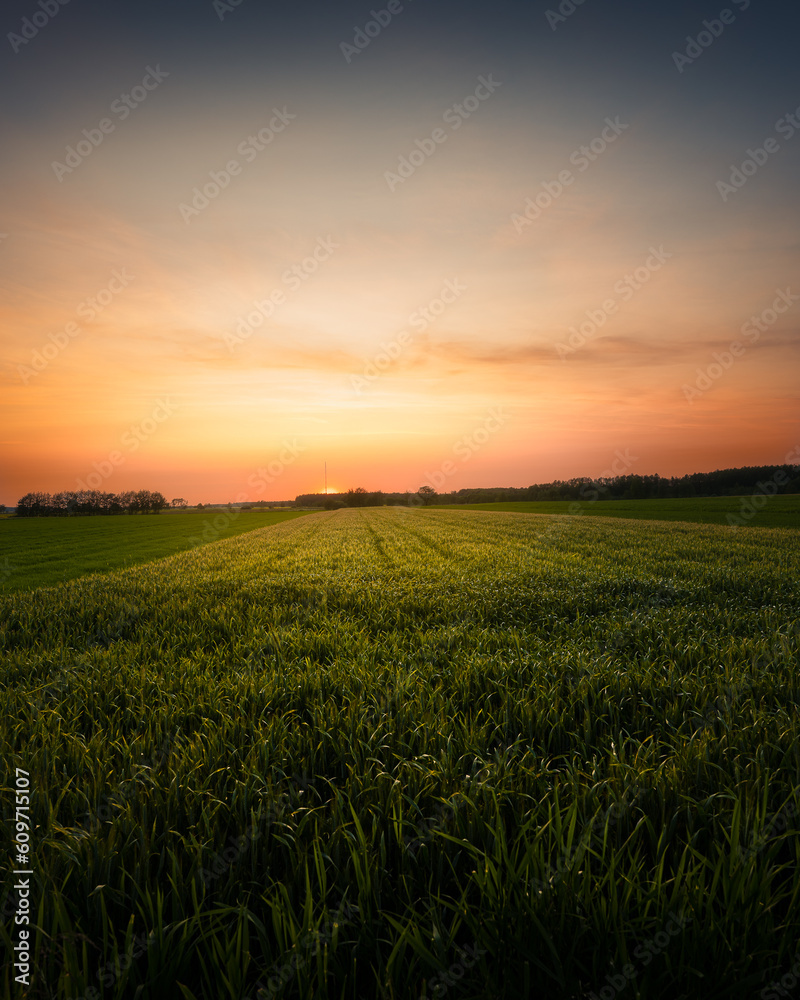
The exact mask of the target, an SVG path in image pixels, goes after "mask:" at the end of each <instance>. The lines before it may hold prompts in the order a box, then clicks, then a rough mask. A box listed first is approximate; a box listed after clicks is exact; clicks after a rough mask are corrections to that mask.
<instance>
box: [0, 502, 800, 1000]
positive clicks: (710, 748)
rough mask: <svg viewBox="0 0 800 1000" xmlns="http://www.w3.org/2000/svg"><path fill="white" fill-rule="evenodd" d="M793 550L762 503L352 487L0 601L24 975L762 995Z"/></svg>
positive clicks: (794, 543)
mask: <svg viewBox="0 0 800 1000" xmlns="http://www.w3.org/2000/svg"><path fill="white" fill-rule="evenodd" d="M591 506H592V507H599V508H601V509H602V508H603V507H605V506H606V505H600V504H595V505H591ZM608 506H610V505H608ZM244 516H245V515H242V517H241V518H239V520H238V521H237V526H238V524H239V523H240V522H242V523H243V522H244ZM253 516H254V517H257V518H258V522H259V524H261V523H263V520H264V515H261V514H259V515H253ZM141 520H143V521H147V522H148V523H151V524H153V525H157V524H159V523H160V519H159V518H142V519H141ZM164 520H166V519H164ZM51 525H52V527H51ZM8 527H9V526H8V525H3V526H0V532H6V531H7V530H8ZM33 527H38V528H41V529H42V530H43V532H47V531H53V534H52V535H51V536H49V537H51V538H53V537H55V535H57V531H56V527H57V528H60V529H61V530H69V529H70V525H69V524H65V523H64V522H50V523H44V522H39V523H37V524H35V525H34V526H33ZM798 579H800V532H797V531H792V530H788V529H773V528H763V529H760V530H735V531H734V530H732V529H730V528H728V527H723V526H719V525H710V524H707V525H698V524H688V523H677V522H676V523H664V522H661V521H659V522H652V523H650V522H647V521H636V522H634V521H622V520H612V519H606V518H602V517H601V518H597V517H590V518H589V517H587V518H583V517H568V518H567V517H565V518H559V517H552V516H550V517H548V516H543V517H536V516H529V517H519V516H517V515H514V514H509V513H491V514H487V513H484V512H479V511H465V510H458V511H449V510H441V509H438V508H434V509H402V508H391V509H390V508H375V509H365V510H340V511H335V512H326V513H318V514H311V515H308V516H305V517H300V518H295V519H291V520H286V521H284V522H283V523H280V524H273V525H272V526H271V527H267V528H264V529H263V530H254V531H250V532H249V533H247V534H243V535H240V536H239V537H236V538H229V539H227V540H223V541H219V542H216V543H213V544H209V545H206V546H203V547H196V548H192V549H191V550H189V551H185V552H182V553H179V554H176V555H173V556H170V557H169V558H166V559H161V560H159V561H157V562H150V563H146V564H143V565H139V566H135V567H131V568H126V569H117V570H113V571H110V572H107V573H105V575H103V576H91V577H85V578H82V579H74V580H71V581H68V582H65V583H61V584H60V585H58V586H54V587H50V588H41V589H34V590H31V591H29V592H16V593H6V594H2V595H0V648H1V649H2V654H3V660H2V667H1V668H0V707H1V708H2V711H1V712H0V745H1V746H2V756H3V760H4V761H6V763H7V768H8V772H7V773H8V776H7V777H6V779H5V781H4V789H3V794H4V797H5V802H6V806H5V807H4V808H5V809H6V814H8V809H9V808H10V803H11V802H13V783H14V771H13V769H14V768H15V767H20V768H23V769H25V770H27V771H29V772H30V781H31V786H32V790H33V791H32V800H33V811H32V819H33V822H34V824H35V831H34V835H33V838H32V852H33V855H32V856H33V864H32V867H33V868H34V870H35V872H36V876H35V880H34V890H35V891H34V893H33V897H34V898H33V908H34V909H33V912H34V915H35V920H34V923H35V933H34V956H35V959H34V960H35V965H36V975H35V985H34V986H32V987H31V989H30V991H29V993H28V994H27V995H28V996H30V997H36V998H39V997H42V998H47V997H65V998H83V1000H98V998H103V1000H123V998H135V1000H136V998H147V1000H150V998H152V1000H162V998H163V1000H167V998H170V1000H172V998H175V997H179V998H181V1000H243V998H251V1000H256V998H257V997H258V998H260V1000H265V998H271V997H284V998H304V1000H328V998H330V1000H334V998H335V1000H371V998H387V1000H406V998H409V1000H417V998H421V997H425V998H430V997H443V996H447V997H448V998H452V1000H487V998H498V1000H506V998H507V1000H520V998H526V997H544V998H548V1000H590V998H595V997H601V998H602V1000H612V998H614V997H616V996H620V997H622V1000H634V998H636V1000H650V998H652V1000H663V998H669V1000H683V998H699V997H702V998H704V1000H715V998H719V1000H722V998H726V1000H729V998H745V997H751V998H756V997H759V996H761V995H762V992H763V991H766V990H768V988H769V985H770V983H771V982H772V981H774V980H780V978H781V976H784V975H786V974H787V973H788V972H789V970H790V969H791V967H792V965H793V962H794V961H795V953H796V952H797V949H798V942H800V908H799V903H800V840H799V839H798V836H797V834H798V825H799V824H800V820H799V819H798V815H800V716H798V708H799V707H800V682H799V681H798V670H797V668H798V648H799V645H800V594H798V586H797V581H798ZM2 836H3V837H4V842H3V845H2V846H3V854H4V857H6V858H8V857H11V856H12V853H13V849H12V843H11V841H12V836H13V834H12V831H11V827H10V824H5V825H4V827H3V834H2ZM13 900H14V896H13V893H12V892H11V890H10V889H8V888H7V889H6V893H5V896H4V897H3V900H2V909H3V917H4V921H3V924H2V927H3V932H2V933H3V940H4V943H5V946H6V947H9V948H10V947H11V943H12V935H13V928H12V920H13V918H12V917H11V914H12V912H13ZM11 975H12V973H11V970H10V965H9V964H7V965H6V966H5V969H4V976H5V980H4V981H3V982H2V986H1V987H0V988H1V989H2V990H3V991H4V994H5V995H14V994H13V984H12V982H11ZM764 995H765V996H766V993H764ZM775 995H776V996H777V995H778V994H775Z"/></svg>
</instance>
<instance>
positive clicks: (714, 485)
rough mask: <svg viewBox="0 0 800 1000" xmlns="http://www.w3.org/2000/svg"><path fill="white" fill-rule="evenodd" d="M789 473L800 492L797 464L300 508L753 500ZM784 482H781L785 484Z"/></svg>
mask: <svg viewBox="0 0 800 1000" xmlns="http://www.w3.org/2000/svg"><path fill="white" fill-rule="evenodd" d="M778 472H783V473H784V474H785V478H786V482H785V485H782V486H778V487H776V492H778V493H799V492H800V476H798V474H797V467H796V466H792V465H754V466H744V467H742V468H740V469H717V470H715V471H714V472H693V473H691V474H689V475H686V476H669V477H666V476H659V475H658V473H655V474H654V475H652V476H637V475H624V476H611V477H607V476H601V477H599V478H595V479H593V478H591V477H589V476H581V477H579V478H575V479H566V480H563V479H556V480H554V481H553V482H550V483H536V484H534V485H533V486H502V487H472V488H467V489H461V490H453V491H451V492H450V493H437V492H436V491H435V490H434V489H433V487H431V486H427V485H426V486H422V487H420V489H419V490H418V491H417V492H415V493H408V492H405V493H383V492H381V491H380V490H378V491H376V492H373V493H370V492H368V491H367V490H365V489H364V488H363V487H358V488H357V489H350V490H348V491H347V492H346V493H330V494H328V495H325V494H324V493H302V494H300V495H299V496H298V497H297V498H296V499H295V503H296V504H297V505H298V506H303V507H314V506H319V507H328V508H329V509H331V508H333V507H375V506H382V505H384V504H390V505H398V504H399V505H406V506H419V504H421V503H422V504H426V505H427V504H431V503H438V504H460V503H464V504H473V503H508V502H510V501H520V500H585V499H587V498H588V497H591V498H592V499H598V500H668V499H676V498H679V497H717V496H749V495H750V494H752V493H754V492H755V491H756V489H757V488H758V485H759V483H764V482H767V481H768V480H771V479H773V477H774V476H775V474H776V473H778ZM783 478H784V477H781V479H783Z"/></svg>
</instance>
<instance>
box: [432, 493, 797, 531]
mask: <svg viewBox="0 0 800 1000" xmlns="http://www.w3.org/2000/svg"><path fill="white" fill-rule="evenodd" d="M752 499H753V498H752V497H695V498H692V499H685V498H680V499H674V500H596V501H594V502H591V501H587V500H580V501H572V500H531V501H517V502H515V501H511V502H509V503H476V504H447V505H442V508H441V509H444V510H500V511H510V512H515V513H518V514H570V515H571V516H573V517H579V516H581V515H583V514H588V515H589V516H590V517H625V518H636V519H637V520H640V519H645V520H654V521H691V522H693V523H695V524H724V525H728V521H727V516H726V515H728V514H735V515H739V516H741V507H742V504H743V503H744V504H752ZM756 505H758V506H751V507H749V508H747V507H746V508H745V510H746V512H747V517H743V521H744V522H745V523H744V524H743V525H741V526H742V527H758V528H800V494H796V493H793V494H788V495H782V496H774V497H765V496H763V495H761V496H759V497H758V498H757V499H756ZM759 508H760V509H759ZM750 511H752V515H751V514H750Z"/></svg>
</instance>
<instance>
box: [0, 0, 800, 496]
mask: <svg viewBox="0 0 800 1000" xmlns="http://www.w3.org/2000/svg"><path fill="white" fill-rule="evenodd" d="M165 8H167V5H165V4H163V3H162V2H156V0H137V2H136V3H134V2H131V0H125V2H120V0H117V2H113V0H102V2H100V0H68V2H66V3H63V2H59V0H36V2H33V0H11V2H7V3H6V4H4V8H3V13H2V19H1V20H2V24H0V27H2V36H3V37H2V38H0V92H1V93H2V94H3V95H4V96H3V99H2V102H1V104H0V130H1V134H2V136H3V142H2V144H1V145H0V176H1V177H2V180H3V183H2V188H0V234H1V235H0V289H1V290H2V295H1V296H0V330H2V347H1V350H0V420H1V421H2V423H1V425H0V503H6V504H8V505H13V504H14V503H16V500H17V499H18V498H19V497H20V496H21V495H23V494H24V493H26V492H29V491H35V490H43V491H46V492H58V491H61V490H75V489H81V488H95V489H102V490H104V491H107V492H114V493H116V492H121V491H123V490H127V489H153V490H159V491H161V492H162V493H164V495H165V496H166V497H167V499H171V498H173V497H182V498H185V499H186V500H188V502H189V503H196V502H198V501H200V502H204V503H209V502H211V503H222V502H227V501H229V500H245V499H247V500H251V501H256V500H278V499H292V498H294V496H296V495H297V494H299V493H309V492H322V490H323V488H324V482H325V480H324V469H325V464H326V463H327V483H328V488H329V490H330V491H331V492H336V491H340V490H346V489H348V488H354V487H357V486H363V487H364V488H366V489H368V490H376V489H383V490H385V491H396V490H416V489H418V488H419V487H420V486H421V485H423V484H428V485H432V486H434V487H435V488H436V489H437V490H438V491H439V492H448V491H450V490H457V489H461V488H463V487H476V486H526V485H530V484H532V483H540V482H548V481H551V480H554V479H569V478H572V477H574V476H599V475H602V474H608V472H609V470H611V469H613V471H615V472H620V471H625V472H630V473H638V474H642V475H645V474H653V473H659V474H660V475H665V476H671V475H678V476H680V475H684V474H686V473H691V472H701V471H710V470H713V469H718V468H729V467H734V466H743V465H765V464H773V463H781V462H783V461H784V460H785V459H786V456H787V454H789V453H790V452H792V451H793V450H794V449H795V448H796V447H797V445H798V444H800V423H799V421H798V417H800V393H799V392H798V371H799V370H800V365H799V364H798V362H800V352H799V350H798V347H799V346H800V338H799V337H798V330H799V329H800V272H799V271H798V264H799V263H800V235H799V234H800V226H799V225H798V223H800V200H799V199H798V197H797V179H798V176H800V174H799V172H798V167H799V166H800V62H798V60H797V58H796V38H797V30H798V27H800V12H798V11H797V9H796V8H793V7H790V6H789V5H788V4H786V3H784V2H777V0H759V2H758V3H755V2H751V0H731V2H730V3H729V4H728V5H727V6H725V5H724V0H713V2H712V0H708V2H705V0H703V2H693V3H687V2H676V3H672V4H657V5H656V4H642V3H641V2H637V0H619V2H615V3H614V4H613V5H611V4H608V3H601V0H583V2H582V3H579V4H578V3H573V2H572V0H562V2H561V3H560V5H559V4H557V3H555V2H552V3H551V2H549V0H544V2H539V0H534V2H530V0H528V2H521V0H495V2H494V3H493V4H491V5H490V4H484V3H482V4H477V3H471V2H464V0H458V2H456V0H427V2H426V0H403V2H401V0H392V2H391V3H389V4H386V3H384V2H383V0H378V2H377V3H376V5H374V6H371V5H370V4H369V3H363V4H362V3H354V2H349V0H347V2H338V3H335V4H332V3H325V2H292V3H288V2H287V3H275V2H271V3H263V2H259V0H239V2H238V3H234V2H226V0H191V2H189V0H171V2H170V4H169V5H168V9H165Z"/></svg>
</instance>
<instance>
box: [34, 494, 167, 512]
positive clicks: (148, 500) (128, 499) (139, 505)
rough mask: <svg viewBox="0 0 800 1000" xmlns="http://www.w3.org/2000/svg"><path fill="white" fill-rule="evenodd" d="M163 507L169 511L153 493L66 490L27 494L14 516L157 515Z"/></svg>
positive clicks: (158, 496) (158, 495) (164, 501)
mask: <svg viewBox="0 0 800 1000" xmlns="http://www.w3.org/2000/svg"><path fill="white" fill-rule="evenodd" d="M184 505H185V501H184ZM176 506H177V504H176ZM165 507H169V504H168V503H167V501H166V498H165V497H164V495H163V494H162V493H158V492H154V491H153V490H135V491H134V490H128V491H127V492H125V493H102V492H100V490H78V491H74V490H73V491H70V490H67V491H64V492H63V493H26V494H25V496H24V497H21V498H20V499H19V500H18V501H17V509H16V514H17V517H69V516H70V515H75V514H158V513H159V511H162V510H163V509H164V508H165Z"/></svg>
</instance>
